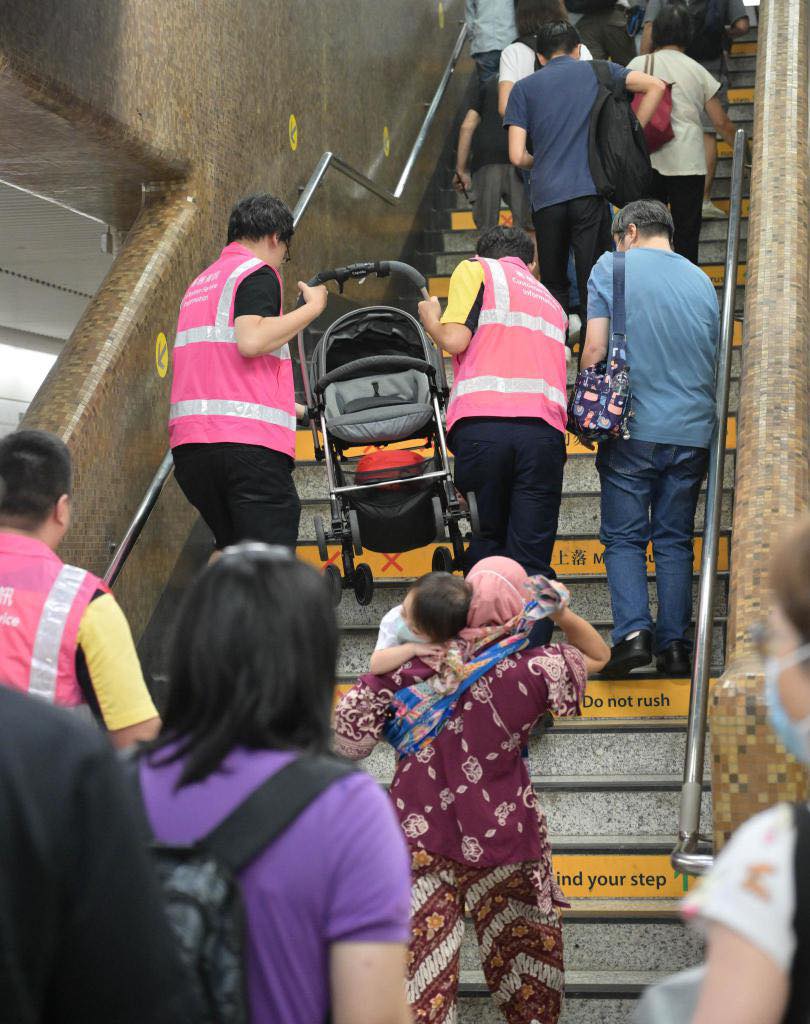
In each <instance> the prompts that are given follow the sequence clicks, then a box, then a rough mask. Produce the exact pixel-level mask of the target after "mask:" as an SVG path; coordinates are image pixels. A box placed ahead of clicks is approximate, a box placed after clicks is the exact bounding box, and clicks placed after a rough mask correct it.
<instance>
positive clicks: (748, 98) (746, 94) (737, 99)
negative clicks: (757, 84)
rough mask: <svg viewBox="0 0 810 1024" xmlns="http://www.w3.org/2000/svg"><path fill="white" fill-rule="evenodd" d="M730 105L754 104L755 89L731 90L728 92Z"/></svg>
mask: <svg viewBox="0 0 810 1024" xmlns="http://www.w3.org/2000/svg"><path fill="white" fill-rule="evenodd" d="M728 101H729V103H753V102H754V89H753V87H750V88H746V89H729V91H728Z"/></svg>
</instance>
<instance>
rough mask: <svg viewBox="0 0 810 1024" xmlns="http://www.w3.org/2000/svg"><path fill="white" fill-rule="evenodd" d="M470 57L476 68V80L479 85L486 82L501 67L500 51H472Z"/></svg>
mask: <svg viewBox="0 0 810 1024" xmlns="http://www.w3.org/2000/svg"><path fill="white" fill-rule="evenodd" d="M472 59H473V60H474V61H475V66H476V68H477V69H478V81H479V82H480V83H481V85H483V84H484V82H488V81H489V79H490V78H493V77H494V76H495V75H497V74H498V72H499V71H500V68H501V51H500V50H485V51H484V52H483V53H474V54H473V55H472Z"/></svg>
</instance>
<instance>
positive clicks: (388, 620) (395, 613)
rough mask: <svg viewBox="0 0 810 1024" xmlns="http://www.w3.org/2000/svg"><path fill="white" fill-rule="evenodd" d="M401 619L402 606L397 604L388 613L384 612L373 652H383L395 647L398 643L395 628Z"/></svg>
mask: <svg viewBox="0 0 810 1024" xmlns="http://www.w3.org/2000/svg"><path fill="white" fill-rule="evenodd" d="M401 617H402V605H401V604H398V605H396V607H394V608H392V609H391V611H390V612H386V613H385V615H383V617H382V621H381V622H380V632H379V633H378V634H377V643H376V646H375V647H374V650H375V651H384V650H386V649H387V648H388V647H396V646H397V644H398V643H399V640H398V638H397V626H398V625H399V620H400V618H401Z"/></svg>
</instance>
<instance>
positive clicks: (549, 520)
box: [450, 417, 565, 644]
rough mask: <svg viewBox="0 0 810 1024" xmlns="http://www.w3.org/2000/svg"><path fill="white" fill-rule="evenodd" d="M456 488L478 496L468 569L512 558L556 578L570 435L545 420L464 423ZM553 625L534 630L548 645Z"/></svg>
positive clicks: (457, 447)
mask: <svg viewBox="0 0 810 1024" xmlns="http://www.w3.org/2000/svg"><path fill="white" fill-rule="evenodd" d="M450 443H451V446H452V449H453V454H454V455H455V460H456V470H455V479H456V487H458V489H459V490H460V491H461V492H462V493H463V494H467V493H468V492H469V491H475V496H476V499H477V502H478V515H479V517H480V520H481V532H480V533H479V534H475V535H474V536H473V538H472V540H471V542H470V546H469V549H468V550H467V555H466V559H465V565H464V571H465V573H467V572H469V571H470V569H472V567H473V566H474V565H475V563H476V562H480V561H481V559H482V558H489V557H491V556H493V555H503V556H505V557H506V558H513V559H514V560H515V561H516V562H519V563H520V565H522V566H523V568H524V569H525V570H526V572H527V573H528V574H529V575H530V576H533V575H536V574H537V573H541V574H542V575H543V576H548V577H549V578H552V579H553V578H554V575H555V574H554V570H553V569H552V568H551V556H552V553H553V549H554V541H555V540H556V539H557V519H558V517H559V514H560V500H561V498H562V484H563V468H564V466H565V435H564V434H563V433H561V432H560V431H559V430H555V428H554V427H552V426H549V424H548V423H546V422H545V420H540V419H536V420H535V419H532V420H529V419H526V420H522V419H521V420H511V419H499V418H496V417H492V418H489V417H487V418H483V417H482V418H473V419H463V420H461V421H460V422H459V423H457V424H456V425H455V426H454V427H453V433H452V438H451V441H450ZM550 636H551V623H550V622H541V623H539V624H538V626H536V627H535V629H534V630H533V631H532V637H531V640H532V643H533V644H540V643H547V642H548V637H550Z"/></svg>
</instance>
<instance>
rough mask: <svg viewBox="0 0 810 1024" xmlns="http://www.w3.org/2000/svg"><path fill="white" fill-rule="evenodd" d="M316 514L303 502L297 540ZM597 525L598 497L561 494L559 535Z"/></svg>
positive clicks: (307, 536)
mask: <svg viewBox="0 0 810 1024" xmlns="http://www.w3.org/2000/svg"><path fill="white" fill-rule="evenodd" d="M732 508H733V495H732V494H731V492H727V493H726V494H724V495H723V509H722V521H721V522H722V529H724V530H730V529H731V516H732ZM704 512H705V501H704V499H703V498H702V497H701V498H700V499H699V501H698V509H697V517H696V519H695V526H696V528H697V529H699V530H700V529H703V522H704ZM316 515H320V516H321V517H322V519H323V521H324V522H325V523H326V525H327V528H328V526H329V522H330V518H331V513H330V510H329V503H328V502H326V501H314V502H307V503H306V504H305V505H304V508H303V509H302V514H301V525H300V527H299V533H298V538H299V540H309V541H314V540H315V527H314V525H313V517H314V516H316ZM600 522H601V512H600V498H599V495H598V494H572V493H570V492H566V493H564V494H563V497H562V503H561V504H560V518H559V522H558V531H559V532H560V533H598V532H599V525H600Z"/></svg>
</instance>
